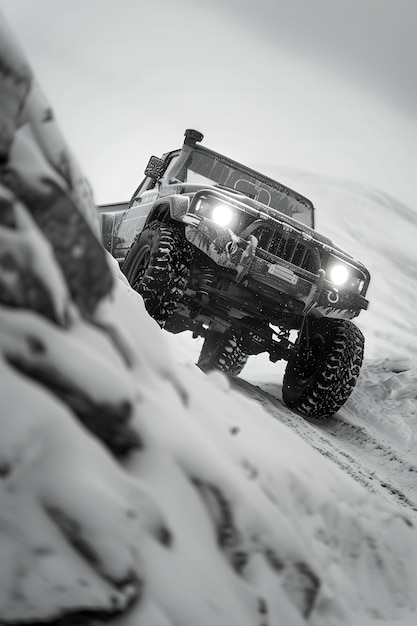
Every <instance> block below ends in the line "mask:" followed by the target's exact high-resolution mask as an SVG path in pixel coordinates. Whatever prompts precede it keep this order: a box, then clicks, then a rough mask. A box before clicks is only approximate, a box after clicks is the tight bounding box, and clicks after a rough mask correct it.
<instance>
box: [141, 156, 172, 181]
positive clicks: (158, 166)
mask: <svg viewBox="0 0 417 626" xmlns="http://www.w3.org/2000/svg"><path fill="white" fill-rule="evenodd" d="M166 167H167V164H166V163H165V161H164V160H163V159H160V158H159V157H156V156H151V158H150V159H149V161H148V165H147V166H146V168H145V176H149V178H152V180H158V178H161V176H162V174H163V173H164V172H165V170H166Z"/></svg>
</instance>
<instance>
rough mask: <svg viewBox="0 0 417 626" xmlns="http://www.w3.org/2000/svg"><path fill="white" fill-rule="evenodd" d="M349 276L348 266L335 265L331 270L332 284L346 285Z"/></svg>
mask: <svg viewBox="0 0 417 626" xmlns="http://www.w3.org/2000/svg"><path fill="white" fill-rule="evenodd" d="M349 276H350V272H349V269H348V268H347V267H346V265H342V264H341V263H338V264H337V265H333V267H332V268H330V271H329V277H330V280H331V281H332V283H334V284H335V285H338V286H341V285H344V284H345V283H346V282H347V281H348V279H349Z"/></svg>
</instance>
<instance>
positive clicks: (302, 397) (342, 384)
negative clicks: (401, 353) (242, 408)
mask: <svg viewBox="0 0 417 626" xmlns="http://www.w3.org/2000/svg"><path fill="white" fill-rule="evenodd" d="M306 331H308V336H307V332H306ZM363 349H364V337H363V335H362V333H361V331H360V330H359V329H358V328H357V327H356V326H355V325H354V324H353V323H352V322H350V321H349V320H338V319H330V318H325V317H322V318H318V319H312V320H307V329H306V330H305V331H304V332H303V335H302V337H301V342H300V351H299V352H296V353H294V354H293V355H292V357H291V358H290V359H289V361H288V363H287V367H286V370H285V374H284V380H283V386H282V398H283V401H284V404H285V405H286V406H287V407H288V408H290V409H292V410H293V411H296V412H297V413H299V414H300V415H302V416H303V417H305V418H307V419H311V420H323V419H326V418H329V417H331V416H332V415H333V414H334V413H336V411H338V409H340V407H341V406H342V405H343V404H344V403H345V402H346V400H347V399H348V397H349V396H350V394H351V393H352V391H353V388H354V387H355V384H356V381H357V379H358V376H359V372H360V368H361V365H362V359H363Z"/></svg>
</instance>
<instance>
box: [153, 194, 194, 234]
mask: <svg viewBox="0 0 417 626" xmlns="http://www.w3.org/2000/svg"><path fill="white" fill-rule="evenodd" d="M189 206H190V198H189V197H187V196H183V195H179V194H175V195H172V196H169V197H168V198H164V199H163V200H159V201H157V202H156V203H155V204H154V206H153V207H152V209H151V210H150V212H149V215H148V217H147V218H146V222H145V225H144V228H146V227H147V226H149V224H150V223H151V222H154V221H158V222H161V223H162V224H169V223H170V222H171V223H172V222H177V223H178V222H182V217H183V216H184V215H185V214H186V213H187V211H188V207H189Z"/></svg>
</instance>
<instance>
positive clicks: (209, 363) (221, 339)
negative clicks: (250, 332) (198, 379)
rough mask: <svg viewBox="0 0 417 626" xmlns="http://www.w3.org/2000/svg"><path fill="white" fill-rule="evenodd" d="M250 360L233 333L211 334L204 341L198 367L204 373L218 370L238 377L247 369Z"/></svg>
mask: <svg viewBox="0 0 417 626" xmlns="http://www.w3.org/2000/svg"><path fill="white" fill-rule="evenodd" d="M248 358H249V357H248V355H247V354H245V353H244V352H243V350H242V348H241V347H240V342H239V339H238V338H237V336H236V335H235V334H234V333H233V332H228V333H225V334H222V333H210V334H209V335H207V337H206V338H205V340H204V344H203V347H202V349H201V352H200V356H199V357H198V361H197V365H198V367H199V368H200V369H201V370H203V372H210V371H212V370H216V369H217V370H221V371H222V372H225V373H226V374H232V375H234V376H237V375H238V374H240V372H241V371H242V370H243V368H244V367H245V365H246V363H247V360H248Z"/></svg>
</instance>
